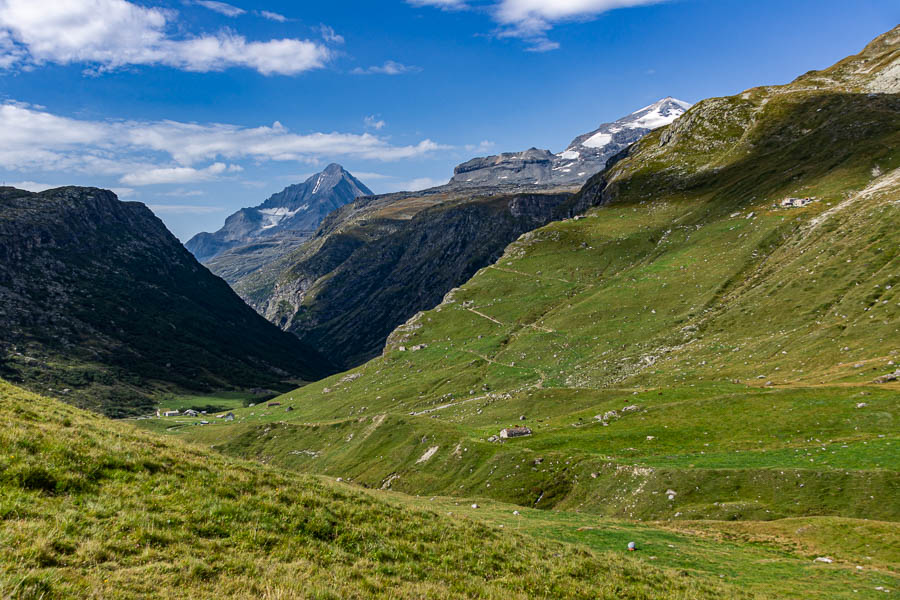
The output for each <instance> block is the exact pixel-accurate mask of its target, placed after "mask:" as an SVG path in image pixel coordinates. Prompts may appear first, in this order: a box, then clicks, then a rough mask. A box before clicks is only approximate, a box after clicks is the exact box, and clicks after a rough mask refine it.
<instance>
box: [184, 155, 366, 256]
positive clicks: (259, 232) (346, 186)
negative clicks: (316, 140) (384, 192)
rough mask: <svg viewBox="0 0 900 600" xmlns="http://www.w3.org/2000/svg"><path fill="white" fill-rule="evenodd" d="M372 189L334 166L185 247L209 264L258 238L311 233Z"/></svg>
mask: <svg viewBox="0 0 900 600" xmlns="http://www.w3.org/2000/svg"><path fill="white" fill-rule="evenodd" d="M371 195H373V192H372V190H370V189H369V188H368V187H366V184H364V183H363V182H362V181H360V180H359V179H357V178H356V177H354V176H353V175H352V174H350V172H348V171H347V170H346V169H344V167H342V166H341V165H339V164H337V163H332V164H330V165H328V166H327V167H325V169H324V170H323V171H322V172H320V173H316V174H315V175H312V176H311V177H309V178H308V179H307V180H306V181H304V182H303V183H295V184H293V185H289V186H288V187H286V188H284V189H283V190H281V191H280V192H278V193H277V194H272V195H271V196H270V197H269V198H268V199H267V200H266V201H265V202H263V203H262V204H260V205H257V206H255V207H253V208H242V209H241V210H239V211H238V212H236V213H234V214H233V215H231V216H230V217H228V218H227V219H226V220H225V226H224V227H223V228H222V229H220V230H219V231H217V232H215V233H212V234H210V233H200V234H197V235H196V236H194V237H193V238H191V239H190V240H188V242H187V243H186V244H185V245H186V246H187V248H188V250H190V251H191V252H193V253H194V255H195V256H196V257H197V258H198V259H200V260H202V261H208V260H210V259H212V258H215V257H216V256H218V255H219V254H221V253H222V252H224V251H226V250H228V249H230V248H234V247H236V246H239V245H241V244H245V243H249V242H251V241H253V240H257V239H259V238H268V237H273V236H278V235H282V234H290V235H292V236H295V237H296V236H300V237H303V236H306V237H308V236H309V235H311V234H312V232H314V231H315V230H316V228H317V227H318V226H319V224H320V223H321V222H322V219H324V218H325V216H326V215H328V213H330V212H331V211H333V210H336V209H338V208H340V207H341V206H343V205H345V204H348V203H350V202H353V201H354V200H356V199H357V198H359V197H361V196H371Z"/></svg>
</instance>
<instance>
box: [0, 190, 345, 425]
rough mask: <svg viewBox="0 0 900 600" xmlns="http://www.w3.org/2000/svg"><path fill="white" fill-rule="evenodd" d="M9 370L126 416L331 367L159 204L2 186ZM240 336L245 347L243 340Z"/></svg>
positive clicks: (3, 316)
mask: <svg viewBox="0 0 900 600" xmlns="http://www.w3.org/2000/svg"><path fill="white" fill-rule="evenodd" d="M0 300H2V302H0V305H2V308H0V345H2V354H3V355H4V358H5V360H4V365H3V371H4V373H6V376H7V377H8V378H12V379H14V380H15V381H21V382H24V383H25V384H26V385H28V386H29V387H33V388H35V389H41V390H42V391H46V389H47V388H48V387H52V388H53V389H54V390H56V392H55V393H58V394H60V395H61V396H62V397H64V398H65V399H67V400H69V401H72V402H75V403H76V404H79V405H81V406H89V407H91V408H93V409H95V410H101V411H103V412H106V413H107V414H110V415H116V416H121V415H124V414H133V413H134V412H138V411H147V410H149V409H151V408H153V407H154V402H153V400H152V397H153V394H154V393H159V392H161V391H163V390H165V389H169V388H171V389H186V390H201V391H202V390H211V389H217V388H218V389H221V388H229V387H231V386H237V385H250V386H266V385H273V384H277V383H279V382H281V381H283V380H285V379H287V378H289V377H296V378H298V379H305V380H310V379H315V378H318V377H320V376H322V375H324V374H327V373H328V372H329V371H330V370H331V367H330V365H329V363H328V361H326V360H325V359H323V358H322V357H321V356H319V355H318V353H316V352H314V351H313V350H311V349H309V348H307V347H305V346H304V345H303V344H301V343H300V342H299V341H298V340H297V339H296V338H295V337H293V336H290V335H286V334H284V333H282V332H280V331H279V330H278V329H277V328H275V327H274V326H272V325H271V324H269V323H267V322H266V321H265V320H264V319H262V318H261V317H259V316H258V315H257V314H256V313H255V312H254V311H253V310H252V309H250V308H249V307H248V306H246V305H245V304H244V303H243V302H242V301H241V300H240V298H239V297H238V296H237V295H236V294H235V293H234V292H233V290H231V289H230V288H229V287H228V285H227V284H226V283H225V282H224V281H222V280H221V279H219V278H218V277H215V276H213V275H212V274H211V273H210V272H209V271H208V270H207V269H206V268H204V267H203V266H202V265H201V264H200V263H198V262H197V261H196V259H194V257H193V256H192V255H191V254H190V253H189V252H188V251H187V250H186V249H185V248H184V247H183V246H182V245H181V243H180V242H179V241H178V240H177V239H176V238H175V237H174V236H173V235H172V234H171V233H170V232H169V231H168V229H166V227H165V225H164V224H163V223H162V221H160V220H159V219H158V218H157V217H156V216H155V215H154V214H153V213H152V212H151V211H150V209H148V208H147V207H146V206H144V205H143V204H141V203H139V202H120V201H119V200H118V198H117V197H116V196H115V194H113V193H112V192H109V191H107V190H100V189H96V188H78V187H64V188H57V189H52V190H47V191H45V192H41V193H32V192H27V191H23V190H17V189H15V188H8V187H6V188H0ZM234 336H237V337H238V338H239V339H240V342H239V343H236V342H235V337H234Z"/></svg>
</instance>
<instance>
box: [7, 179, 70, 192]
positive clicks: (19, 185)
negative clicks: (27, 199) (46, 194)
mask: <svg viewBox="0 0 900 600" xmlns="http://www.w3.org/2000/svg"><path fill="white" fill-rule="evenodd" d="M4 185H7V186H9V187H14V188H16V189H17V190H25V191H27V192H34V193H38V192H43V191H44V190H52V189H53V188H58V187H63V186H61V185H57V184H55V183H38V182H37V181H16V182H15V183H7V184H4Z"/></svg>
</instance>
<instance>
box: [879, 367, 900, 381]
mask: <svg viewBox="0 0 900 600" xmlns="http://www.w3.org/2000/svg"><path fill="white" fill-rule="evenodd" d="M898 379H900V369H897V370H896V371H894V372H893V373H887V374H885V375H882V376H881V377H876V378H875V379H874V380H873V382H872V383H889V382H891V381H897V380H898Z"/></svg>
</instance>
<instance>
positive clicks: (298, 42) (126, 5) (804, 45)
mask: <svg viewBox="0 0 900 600" xmlns="http://www.w3.org/2000/svg"><path fill="white" fill-rule="evenodd" d="M898 22H900V4H898V3H897V2H896V0H854V1H853V2H847V1H846V0H840V1H837V0H798V1H785V0H779V1H770V0H757V1H755V2H747V1H729V0H671V1H662V2H647V1H645V0H471V1H467V0H378V1H371V0H370V1H366V2H340V1H333V2H328V3H325V2H296V1H285V0H271V1H265V2H250V1H249V0H247V1H244V0H233V1H231V2H228V3H223V2H213V1H209V0H132V1H128V0H0V82H2V88H0V95H2V98H0V178H2V180H4V181H5V183H6V184H7V185H10V184H12V185H18V186H19V187H28V188H30V189H41V188H43V187H47V186H56V185H68V184H77V185H94V186H98V187H106V188H112V189H114V190H116V191H117V192H118V193H119V194H120V197H122V198H123V199H128V200H138V201H141V202H144V203H146V204H148V205H149V206H151V207H152V208H153V209H154V211H155V212H156V213H157V214H158V215H159V216H160V217H161V218H162V219H163V220H164V221H165V222H166V224H167V225H168V226H169V228H170V229H171V230H172V231H173V232H174V233H175V234H176V235H178V236H179V237H180V238H181V239H187V238H188V237H190V236H191V235H192V234H194V233H196V232H198V231H202V230H215V229H217V228H218V227H219V226H220V225H221V223H222V221H223V220H224V218H225V217H226V216H227V215H228V214H230V213H231V212H233V211H234V210H236V209H237V208H240V207H242V206H252V205H256V204H259V203H260V202H262V201H263V200H264V199H265V198H266V197H268V196H269V195H270V194H272V193H273V192H276V191H278V190H280V189H282V188H284V187H285V186H286V185H288V184H290V183H295V182H297V181H302V180H303V179H305V178H306V177H307V176H309V175H310V174H312V173H314V172H316V171H318V170H320V169H321V168H322V167H324V166H325V165H327V164H328V163H329V162H339V163H341V164H343V165H344V166H345V167H347V168H348V169H349V170H351V171H352V172H354V173H355V174H357V175H358V176H359V177H360V179H362V180H363V181H364V182H365V183H366V184H367V185H369V187H371V188H372V189H373V190H375V191H376V192H387V191H395V190H400V189H417V188H418V189H420V188H423V187H427V186H430V185H434V184H439V183H443V182H445V181H446V180H447V179H448V178H449V177H450V175H451V174H452V169H453V167H454V166H455V165H456V164H458V163H460V162H462V161H464V160H466V159H468V158H471V157H473V156H476V155H484V154H490V153H495V152H501V151H516V150H522V149H525V148H529V147H531V146H536V147H539V148H548V149H550V150H553V151H554V152H556V151H560V150H562V149H564V147H565V146H566V145H567V144H568V142H569V141H570V140H571V139H572V138H574V137H575V136H576V135H578V134H581V133H584V132H587V131H590V130H592V129H594V128H596V127H597V125H599V124H600V123H603V122H606V121H611V120H614V119H616V118H618V117H620V116H623V115H626V114H628V113H630V112H632V111H634V110H636V109H638V108H640V107H642V106H644V105H647V104H649V103H651V102H653V101H655V100H657V99H659V98H661V97H664V96H674V97H676V98H679V99H682V100H686V101H689V102H696V101H698V100H701V99H703V98H706V97H710V96H720V95H727V94H733V93H736V92H739V91H741V90H743V89H746V88H748V87H752V86H755V85H762V84H775V83H784V82H787V81H790V80H791V79H793V78H794V77H795V76H797V75H799V74H801V73H803V72H805V71H808V70H810V69H815V68H823V67H826V66H828V65H830V64H832V63H834V62H836V61H837V60H839V59H841V58H843V57H844V56H847V55H849V54H853V53H855V52H857V51H859V50H860V49H861V48H862V47H863V46H864V45H865V44H866V43H867V42H868V41H870V40H871V39H872V38H874V37H875V36H877V35H879V34H881V33H883V32H884V31H887V30H888V29H890V28H891V27H893V26H895V25H897V24H898Z"/></svg>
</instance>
